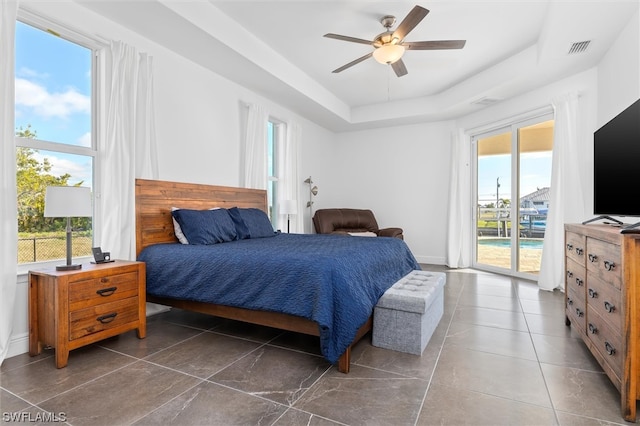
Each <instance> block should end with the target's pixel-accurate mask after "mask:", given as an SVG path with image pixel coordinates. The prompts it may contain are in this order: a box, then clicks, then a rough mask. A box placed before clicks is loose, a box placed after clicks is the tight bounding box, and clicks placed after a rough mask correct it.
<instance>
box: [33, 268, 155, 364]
mask: <svg viewBox="0 0 640 426" xmlns="http://www.w3.org/2000/svg"><path fill="white" fill-rule="evenodd" d="M145 272H146V270H145V264H144V263H143V262H129V261H123V260H116V261H115V262H112V263H103V264H99V265H94V264H85V265H82V269H78V270H73V271H56V269H55V268H50V269H42V270H37V271H30V272H29V354H30V355H32V356H33V355H37V354H39V353H40V352H41V351H42V346H43V345H47V346H51V347H54V348H55V350H56V367H58V368H62V367H65V366H66V365H67V361H68V359H69V351H70V350H72V349H76V348H79V347H81V346H84V345H88V344H90V343H94V342H97V341H98V340H102V339H105V338H107V337H111V336H115V335H117V334H120V333H124V332H125V331H129V330H134V329H135V330H137V334H138V337H139V338H141V339H142V338H144V337H145V335H146V324H147V323H146V294H145V293H146V289H145V282H146V278H145Z"/></svg>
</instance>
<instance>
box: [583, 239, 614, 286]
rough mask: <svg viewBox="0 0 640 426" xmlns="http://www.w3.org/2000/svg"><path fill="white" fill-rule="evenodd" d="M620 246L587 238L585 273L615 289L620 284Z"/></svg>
mask: <svg viewBox="0 0 640 426" xmlns="http://www.w3.org/2000/svg"><path fill="white" fill-rule="evenodd" d="M621 259H622V255H621V254H620V246H619V245H617V244H611V243H608V242H604V241H600V240H597V239H595V238H587V255H586V264H587V271H589V273H590V274H594V275H596V276H598V278H600V280H602V281H604V282H607V283H610V284H611V285H613V286H614V287H616V288H618V289H619V288H620V286H621V284H622V271H621V269H622V268H621V266H620V265H621Z"/></svg>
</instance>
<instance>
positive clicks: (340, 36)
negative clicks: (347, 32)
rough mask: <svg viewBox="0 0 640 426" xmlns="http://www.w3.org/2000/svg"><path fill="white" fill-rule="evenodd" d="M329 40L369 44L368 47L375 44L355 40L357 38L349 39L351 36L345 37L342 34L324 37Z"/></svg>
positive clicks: (368, 41)
mask: <svg viewBox="0 0 640 426" xmlns="http://www.w3.org/2000/svg"><path fill="white" fill-rule="evenodd" d="M324 36H325V37H327V38H334V39H336V40H342V41H350V42H352V43H360V44H368V45H372V44H373V42H372V41H370V40H364V39H361V38H355V37H349V36H343V35H340V34H332V33H328V34H325V35H324Z"/></svg>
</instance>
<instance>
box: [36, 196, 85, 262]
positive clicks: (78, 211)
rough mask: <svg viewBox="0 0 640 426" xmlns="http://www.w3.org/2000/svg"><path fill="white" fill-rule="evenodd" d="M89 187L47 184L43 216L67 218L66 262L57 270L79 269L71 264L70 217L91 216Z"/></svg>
mask: <svg viewBox="0 0 640 426" xmlns="http://www.w3.org/2000/svg"><path fill="white" fill-rule="evenodd" d="M92 213H93V212H92V208H91V188H85V187H82V186H48V187H47V190H46V193H45V196H44V217H66V218H67V264H66V265H58V266H56V270H58V271H70V270H74V269H81V268H82V265H79V264H78V265H72V264H71V257H72V250H71V230H72V229H71V218H72V217H91V216H92Z"/></svg>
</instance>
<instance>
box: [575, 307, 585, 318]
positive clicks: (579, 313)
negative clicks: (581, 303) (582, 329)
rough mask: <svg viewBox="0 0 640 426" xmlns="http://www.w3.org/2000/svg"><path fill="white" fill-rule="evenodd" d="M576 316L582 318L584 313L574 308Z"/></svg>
mask: <svg viewBox="0 0 640 426" xmlns="http://www.w3.org/2000/svg"><path fill="white" fill-rule="evenodd" d="M576 315H577V316H578V317H579V318H582V317H583V316H584V312H582V310H581V309H580V308H576Z"/></svg>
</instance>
